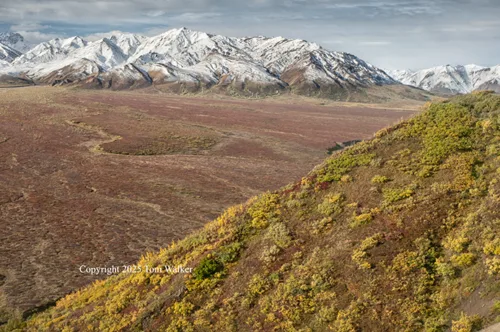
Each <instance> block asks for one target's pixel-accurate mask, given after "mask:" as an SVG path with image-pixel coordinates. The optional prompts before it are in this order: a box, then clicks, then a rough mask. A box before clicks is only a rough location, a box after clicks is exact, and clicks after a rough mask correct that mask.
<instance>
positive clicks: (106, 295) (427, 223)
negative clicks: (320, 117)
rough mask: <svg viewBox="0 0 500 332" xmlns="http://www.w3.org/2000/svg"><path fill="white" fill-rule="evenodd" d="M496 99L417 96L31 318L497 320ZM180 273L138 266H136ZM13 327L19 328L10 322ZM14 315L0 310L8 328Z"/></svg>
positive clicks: (236, 327)
mask: <svg viewBox="0 0 500 332" xmlns="http://www.w3.org/2000/svg"><path fill="white" fill-rule="evenodd" d="M499 179H500V96H497V95H494V94H491V93H486V92H482V93H476V94H472V95H466V96H460V97H456V98H454V99H451V100H450V101H446V102H441V103H436V104H432V105H428V106H427V110H426V111H425V112H424V113H422V114H421V115H419V116H417V117H415V118H413V119H412V120H410V121H407V122H404V123H401V124H399V125H397V126H395V127H393V128H389V129H386V130H382V131H381V132H379V133H377V134H376V135H375V137H374V138H373V139H372V140H370V141H365V142H361V143H358V144H356V145H354V146H352V147H350V148H347V149H345V150H343V151H341V152H338V153H336V154H334V155H333V156H331V157H330V158H329V159H327V160H326V161H325V162H324V164H323V165H320V166H318V167H317V168H316V169H315V170H313V171H312V172H311V173H310V174H309V175H308V176H306V177H304V178H303V179H302V180H301V181H300V182H298V183H294V184H291V185H289V186H287V187H285V188H283V189H281V190H278V191H275V192H268V193H264V194H262V195H260V196H259V197H255V198H253V199H251V200H250V201H249V202H247V203H246V204H245V205H242V206H235V207H232V208H230V209H228V210H227V211H226V212H225V213H224V214H223V215H222V216H220V217H219V218H218V219H217V220H215V221H214V222H212V223H210V224H208V225H207V226H206V227H205V228H204V229H203V230H201V231H199V232H197V233H196V234H193V235H191V236H189V237H187V238H186V239H184V240H182V241H180V242H177V243H174V244H172V245H171V246H170V247H168V248H165V249H164V250H162V251H161V252H159V253H154V254H147V255H145V256H144V257H143V258H142V259H141V261H140V262H138V265H139V266H141V267H142V268H143V272H140V273H130V274H120V275H117V276H113V277H111V278H109V279H106V280H104V281H100V282H96V283H95V284H93V285H91V286H89V287H87V288H85V289H82V290H80V291H78V292H76V293H74V294H71V295H69V296H67V297H66V298H64V299H62V300H60V301H59V302H58V303H57V305H56V306H55V307H53V308H51V309H49V310H47V311H45V312H42V313H40V314H37V315H36V316H34V317H31V318H30V319H29V320H28V321H27V322H25V323H20V324H19V323H18V324H17V325H18V326H20V328H21V329H26V330H33V331H43V330H50V331H123V330H124V331H329V330H331V331H450V330H451V331H453V332H459V331H460V332H462V331H473V330H477V329H480V328H481V327H487V326H489V325H492V324H494V323H495V322H498V321H499V320H500V182H499ZM164 265H169V266H178V265H182V266H187V267H193V268H194V270H193V273H147V272H145V271H144V270H145V269H144V267H145V266H148V267H149V268H151V267H157V266H164ZM23 324H24V326H23ZM15 325H16V323H15V322H11V323H10V328H14V326H15Z"/></svg>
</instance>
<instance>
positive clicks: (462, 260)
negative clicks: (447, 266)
mask: <svg viewBox="0 0 500 332" xmlns="http://www.w3.org/2000/svg"><path fill="white" fill-rule="evenodd" d="M475 261H476V255H474V254H472V253H465V254H460V255H454V256H451V262H452V263H453V265H455V266H458V267H468V266H471V265H472V264H474V263H475Z"/></svg>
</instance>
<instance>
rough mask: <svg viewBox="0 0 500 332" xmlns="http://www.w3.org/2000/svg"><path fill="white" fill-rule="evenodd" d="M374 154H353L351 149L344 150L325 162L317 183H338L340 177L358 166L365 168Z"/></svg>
mask: <svg viewBox="0 0 500 332" xmlns="http://www.w3.org/2000/svg"><path fill="white" fill-rule="evenodd" d="M374 157H375V154H355V152H353V150H352V149H350V150H346V151H344V152H342V153H340V154H338V155H335V156H333V157H332V158H330V159H328V160H327V162H326V163H327V165H326V166H325V168H323V169H322V170H320V171H319V175H320V176H319V177H318V181H319V182H333V181H340V180H341V179H342V176H343V175H345V174H347V173H348V172H350V171H351V170H352V169H353V168H355V167H358V166H366V165H368V164H370V161H371V160H372V159H373V158H374Z"/></svg>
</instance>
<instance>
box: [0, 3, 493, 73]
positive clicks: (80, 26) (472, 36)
mask: <svg viewBox="0 0 500 332" xmlns="http://www.w3.org/2000/svg"><path fill="white" fill-rule="evenodd" d="M183 26H185V27H188V28H190V29H193V30H201V31H205V32H211V33H217V34H223V35H228V36H236V37H239V36H253V35H265V36H283V37H287V38H300V39H305V40H308V41H314V42H317V43H319V44H320V45H322V46H323V47H325V48H327V49H330V50H335V51H345V52H349V53H353V54H355V55H357V56H359V57H361V58H362V59H364V60H366V61H368V62H371V63H373V64H374V65H376V66H379V67H382V68H386V69H402V68H409V69H420V68H426V67H431V66H436V65H443V64H452V65H455V64H469V63H475V64H478V65H483V66H492V65H497V64H500V0H350V1H348V0H246V1H236V0H0V31H16V32H20V33H21V34H23V35H24V36H25V38H26V39H27V40H29V41H31V42H40V41H44V40H48V39H51V38H54V37H70V36H73V35H80V36H88V37H90V38H93V39H95V38H97V37H100V36H103V34H104V33H106V32H108V31H125V32H134V33H141V34H145V35H155V34H158V33H161V32H163V31H165V30H168V29H171V28H178V27H183Z"/></svg>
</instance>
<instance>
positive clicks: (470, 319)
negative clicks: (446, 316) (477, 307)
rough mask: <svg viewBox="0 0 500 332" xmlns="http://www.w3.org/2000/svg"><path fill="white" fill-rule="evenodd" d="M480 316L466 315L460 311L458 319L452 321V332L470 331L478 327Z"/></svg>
mask: <svg viewBox="0 0 500 332" xmlns="http://www.w3.org/2000/svg"><path fill="white" fill-rule="evenodd" d="M480 325H481V318H480V317H479V316H476V315H475V316H467V315H466V314H464V313H462V315H461V316H460V319H459V320H455V321H453V323H452V326H451V331H452V332H472V331H475V330H477V329H478V328H480Z"/></svg>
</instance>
